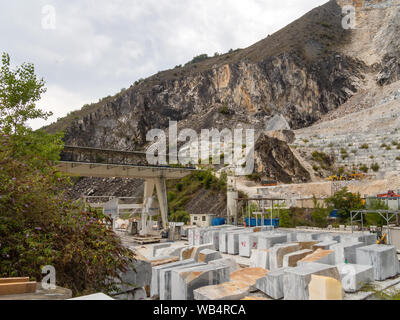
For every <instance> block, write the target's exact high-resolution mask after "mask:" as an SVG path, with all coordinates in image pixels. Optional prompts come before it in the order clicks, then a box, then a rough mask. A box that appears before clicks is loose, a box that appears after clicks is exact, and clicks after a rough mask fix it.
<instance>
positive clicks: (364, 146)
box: [360, 143, 369, 150]
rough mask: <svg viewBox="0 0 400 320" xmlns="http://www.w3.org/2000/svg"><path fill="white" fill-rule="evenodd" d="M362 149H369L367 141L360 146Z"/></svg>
mask: <svg viewBox="0 0 400 320" xmlns="http://www.w3.org/2000/svg"><path fill="white" fill-rule="evenodd" d="M360 149H364V150H367V149H369V146H368V144H367V143H364V144H363V145H362V146H361V147H360Z"/></svg>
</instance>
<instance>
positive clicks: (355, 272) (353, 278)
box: [337, 263, 375, 292]
mask: <svg viewBox="0 0 400 320" xmlns="http://www.w3.org/2000/svg"><path fill="white" fill-rule="evenodd" d="M337 268H338V270H339V273H340V278H341V280H342V287H343V289H344V290H345V291H346V292H357V291H359V290H360V289H361V288H362V287H363V286H364V285H366V284H368V283H371V282H373V281H374V279H375V273H374V267H372V266H364V265H357V264H346V263H342V264H339V265H337Z"/></svg>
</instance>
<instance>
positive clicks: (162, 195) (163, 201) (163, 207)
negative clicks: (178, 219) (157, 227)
mask: <svg viewBox="0 0 400 320" xmlns="http://www.w3.org/2000/svg"><path fill="white" fill-rule="evenodd" d="M155 185H156V189H157V197H158V204H159V206H160V212H161V218H162V224H163V228H164V229H166V228H167V224H168V198H167V186H166V184H165V178H162V177H161V178H157V179H155Z"/></svg>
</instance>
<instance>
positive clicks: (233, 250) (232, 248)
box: [228, 230, 253, 255]
mask: <svg viewBox="0 0 400 320" xmlns="http://www.w3.org/2000/svg"><path fill="white" fill-rule="evenodd" d="M244 233H245V234H250V233H253V231H250V230H247V231H238V232H231V233H228V253H229V254H231V255H238V254H239V236H240V234H244Z"/></svg>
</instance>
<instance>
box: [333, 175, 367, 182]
mask: <svg viewBox="0 0 400 320" xmlns="http://www.w3.org/2000/svg"><path fill="white" fill-rule="evenodd" d="M366 177H367V176H366V175H365V174H364V173H352V174H345V175H334V176H330V177H329V181H353V180H358V181H361V180H365V179H366Z"/></svg>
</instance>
